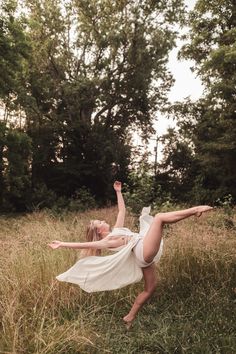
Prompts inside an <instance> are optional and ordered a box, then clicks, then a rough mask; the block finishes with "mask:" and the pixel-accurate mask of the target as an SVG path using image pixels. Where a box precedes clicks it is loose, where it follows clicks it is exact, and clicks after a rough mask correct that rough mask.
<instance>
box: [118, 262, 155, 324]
mask: <svg viewBox="0 0 236 354" xmlns="http://www.w3.org/2000/svg"><path fill="white" fill-rule="evenodd" d="M142 271H143V277H144V291H142V292H141V293H140V294H139V295H138V296H137V297H136V299H135V301H134V304H133V306H132V308H131V310H130V312H129V313H128V315H126V316H125V317H124V318H123V320H124V322H125V323H126V327H127V329H129V328H130V326H131V324H132V321H133V320H134V319H135V317H136V315H137V313H138V311H139V310H140V309H141V307H142V306H143V305H144V304H145V302H146V301H147V300H148V299H149V298H150V297H151V296H152V294H153V292H154V291H155V289H156V286H157V278H156V274H155V265H154V264H151V265H150V266H148V267H146V268H142Z"/></svg>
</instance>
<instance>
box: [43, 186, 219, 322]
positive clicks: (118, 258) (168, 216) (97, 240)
mask: <svg viewBox="0 0 236 354" xmlns="http://www.w3.org/2000/svg"><path fill="white" fill-rule="evenodd" d="M114 189H115V191H116V195H117V203H118V215H117V219H116V223H115V225H114V227H113V229H112V230H111V228H110V225H109V224H107V223H106V222H105V221H104V220H91V221H90V224H89V225H88V228H87V233H86V240H87V242H62V241H57V240H55V241H52V243H50V244H49V246H50V247H51V248H53V249H58V248H74V249H80V250H83V255H84V256H85V257H84V258H82V259H80V260H79V261H78V262H77V263H76V264H75V265H74V266H73V267H72V268H70V269H69V270H67V271H66V272H65V273H63V274H60V275H59V276H57V277H56V278H57V279H58V280H59V281H65V282H69V283H74V284H78V285H79V286H80V287H81V288H82V289H83V290H85V291H87V292H95V291H105V290H114V289H119V288H122V287H124V286H126V285H129V284H132V283H135V282H138V281H140V280H141V279H142V277H143V278H144V290H143V291H142V292H141V293H140V294H139V295H138V296H137V298H136V299H135V301H134V304H133V306H132V308H131V310H130V311H129V313H128V314H127V315H126V316H125V317H124V318H123V320H124V322H125V324H126V325H127V328H129V327H130V326H131V324H132V322H133V320H134V319H135V317H136V315H137V313H138V311H139V310H140V309H141V307H142V306H143V304H144V303H145V302H146V301H147V300H148V299H149V298H150V297H151V295H152V294H153V292H154V291H155V289H156V286H157V279H156V272H155V263H157V262H158V261H159V259H160V257H161V254H162V249H163V239H162V230H163V226H164V225H165V224H170V223H175V222H178V221H180V220H183V219H185V218H188V217H190V216H193V215H195V216H200V215H201V214H202V213H203V212H206V211H209V210H211V209H212V207H210V206H207V205H203V206H196V207H193V208H189V209H185V210H180V211H173V212H167V213H158V214H156V215H155V216H154V217H152V216H150V215H149V212H150V208H143V210H142V214H141V216H140V218H139V221H140V230H139V233H135V232H132V231H131V230H129V229H128V228H126V227H124V222H125V203H124V199H123V196H122V191H121V189H122V186H121V183H120V182H118V181H116V182H115V183H114ZM103 249H106V250H110V251H115V253H113V254H110V255H108V256H100V254H101V250H103Z"/></svg>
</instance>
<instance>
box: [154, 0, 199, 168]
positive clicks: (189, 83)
mask: <svg viewBox="0 0 236 354" xmlns="http://www.w3.org/2000/svg"><path fill="white" fill-rule="evenodd" d="M196 1H197V0H185V4H186V5H187V7H188V9H189V10H192V9H193V8H194V5H195V3H196ZM182 45H183V42H181V41H180V40H178V41H177V47H176V48H174V49H173V50H172V51H171V52H170V55H169V64H168V67H169V70H170V72H171V73H172V75H173V77H174V79H175V84H174V85H173V87H172V88H171V90H170V93H169V95H168V97H169V100H170V101H171V102H175V101H183V100H184V99H185V98H186V97H190V98H191V99H192V100H197V99H198V98H199V97H200V96H201V95H202V93H203V85H202V83H201V80H200V79H199V78H197V77H196V75H195V74H194V73H193V72H192V71H191V69H190V68H191V66H194V62H193V61H191V60H181V61H178V60H177V54H178V51H179V50H180V48H181V47H182ZM158 115H159V117H158V119H157V122H156V124H155V129H156V132H157V135H158V136H160V135H163V134H165V133H166V131H167V129H168V127H174V125H175V123H174V122H173V121H172V120H168V119H167V118H165V117H163V116H160V114H158ZM154 146H155V138H154V139H152V140H151V141H150V151H151V155H153V157H152V158H151V159H152V160H154V158H155V156H154V155H155V152H154ZM161 148H162V147H161V145H160V144H159V146H158V160H159V161H160V159H161V157H162V153H161Z"/></svg>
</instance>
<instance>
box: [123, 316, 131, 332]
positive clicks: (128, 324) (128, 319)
mask: <svg viewBox="0 0 236 354" xmlns="http://www.w3.org/2000/svg"><path fill="white" fill-rule="evenodd" d="M133 320H134V317H132V316H130V315H127V316H125V317H123V321H124V323H125V327H126V329H127V330H129V329H130V328H131V327H132V324H133Z"/></svg>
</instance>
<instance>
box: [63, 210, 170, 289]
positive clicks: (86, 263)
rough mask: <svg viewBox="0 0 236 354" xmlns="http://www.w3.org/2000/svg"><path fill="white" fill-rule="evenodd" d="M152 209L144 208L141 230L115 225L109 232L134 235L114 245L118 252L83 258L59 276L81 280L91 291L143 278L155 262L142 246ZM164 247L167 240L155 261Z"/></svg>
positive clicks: (141, 217)
mask: <svg viewBox="0 0 236 354" xmlns="http://www.w3.org/2000/svg"><path fill="white" fill-rule="evenodd" d="M149 213H150V207H149V208H143V210H142V214H141V216H140V218H139V221H140V231H139V233H134V232H132V231H130V230H129V229H127V228H124V227H122V228H114V229H113V231H112V232H111V233H110V234H109V235H108V236H128V237H129V239H130V240H129V241H128V243H127V244H126V245H124V246H121V247H118V248H115V249H111V250H112V251H115V253H114V254H111V255H108V256H89V257H85V258H82V259H80V260H79V261H78V262H76V263H75V265H74V266H73V267H71V268H70V269H68V270H67V271H66V272H65V273H62V274H60V275H58V276H57V277H56V279H57V280H59V281H64V282H69V283H73V284H77V285H79V286H80V287H81V288H82V289H83V290H85V291H87V292H89V293H90V292H95V291H105V290H115V289H119V288H122V287H124V286H126V285H129V284H132V283H136V282H138V281H140V280H141V279H142V276H143V273H142V269H141V268H143V267H147V266H148V265H149V264H151V263H146V262H145V261H144V260H143V247H142V245H143V238H144V236H145V234H146V233H147V231H148V229H149V227H150V224H151V222H152V220H153V217H152V216H150V215H149ZM130 236H132V237H131V238H130ZM162 250H163V240H162V241H161V244H160V248H159V251H158V253H157V254H156V256H155V258H154V260H153V262H158V261H159V259H160V257H161V254H162ZM153 262H152V263H153Z"/></svg>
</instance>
